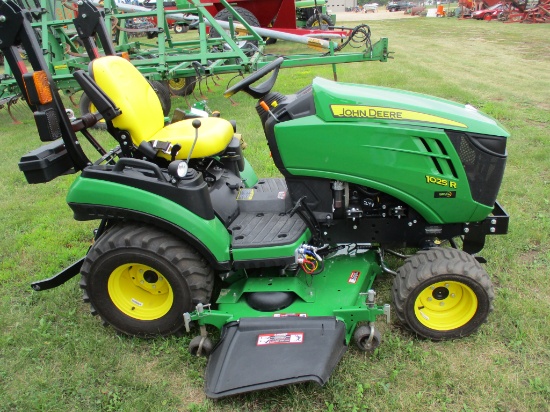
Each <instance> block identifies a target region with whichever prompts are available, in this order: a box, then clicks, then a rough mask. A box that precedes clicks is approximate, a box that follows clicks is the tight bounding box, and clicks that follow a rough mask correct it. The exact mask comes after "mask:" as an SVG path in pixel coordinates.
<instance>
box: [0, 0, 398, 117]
mask: <svg viewBox="0 0 550 412" xmlns="http://www.w3.org/2000/svg"><path fill="white" fill-rule="evenodd" d="M277 1H279V0H277ZM285 1H287V0H285ZM279 2H280V1H279ZM248 3H250V4H251V5H252V4H256V3H258V2H256V3H254V2H244V3H243V5H246V7H249V8H250V7H251V5H248ZM174 4H175V5H176V8H175V9H172V8H166V9H165V8H164V7H158V8H154V9H150V8H146V7H140V6H133V5H128V4H124V3H116V2H115V1H114V0H105V1H104V2H103V3H102V7H101V8H99V10H98V8H96V7H95V6H94V5H93V4H91V3H88V2H76V1H75V2H71V1H60V0H20V2H19V5H21V7H23V8H26V9H28V10H29V11H30V12H31V21H32V27H33V28H34V31H35V33H36V35H37V37H38V41H39V44H40V46H41V48H42V50H43V51H44V53H45V55H46V62H47V64H48V69H49V71H50V72H51V73H52V75H53V79H54V80H55V81H56V83H57V86H58V88H59V89H60V90H62V91H63V92H64V93H65V94H66V95H68V96H73V95H74V94H75V93H76V92H78V91H80V90H81V89H80V86H79V85H78V83H77V82H76V81H75V80H74V78H73V76H72V73H73V72H74V71H76V70H82V69H85V68H86V67H87V65H88V62H89V60H90V58H92V57H93V51H92V50H91V49H85V47H84V45H83V43H82V41H81V40H80V38H79V37H78V36H77V34H78V33H77V29H76V27H75V22H76V24H77V25H79V26H80V27H84V28H86V30H94V28H95V27H97V26H98V25H99V24H100V21H101V24H104V25H105V26H106V30H107V34H105V36H106V38H105V39H103V40H104V41H103V42H102V43H107V38H108V39H110V41H109V42H108V43H111V40H112V43H113V44H112V46H110V47H113V48H114V51H115V52H116V53H119V54H121V53H123V54H124V55H126V56H127V57H128V58H129V59H130V60H131V61H132V63H133V64H134V66H136V67H137V68H138V70H139V71H140V72H141V73H142V74H143V75H144V76H146V78H147V79H148V80H149V81H151V82H152V85H153V87H154V88H155V90H157V93H158V94H159V97H160V98H161V101H162V102H163V107H164V111H165V114H167V113H168V112H169V111H170V96H171V95H179V96H186V95H189V94H191V93H192V92H193V90H194V89H195V86H196V85H197V84H199V85H200V82H201V81H203V80H206V81H207V79H208V78H209V77H212V76H217V75H220V74H224V73H239V72H241V73H248V72H252V71H254V70H256V69H258V68H261V67H262V66H264V65H265V64H267V63H269V59H266V58H265V57H264V54H265V52H264V47H265V43H266V42H265V40H264V39H268V38H270V39H274V38H277V37H281V36H282V38H284V39H287V40H292V41H300V42H302V43H305V44H307V45H308V46H310V47H312V48H315V49H316V50H317V52H314V53H306V54H294V55H289V56H286V59H285V64H284V65H285V67H294V66H302V65H320V64H333V65H334V67H335V65H336V64H338V63H348V62H356V61H369V60H385V59H386V58H387V39H381V40H380V41H378V42H377V43H376V44H374V45H372V44H371V39H370V32H368V31H365V30H364V29H361V28H359V29H356V30H351V29H346V30H331V32H330V33H329V34H326V36H329V37H332V38H333V39H339V40H341V39H345V40H344V43H343V44H337V43H336V42H334V41H326V40H324V39H319V38H317V37H315V33H312V32H309V31H304V33H302V34H307V36H302V35H297V34H293V33H292V32H293V31H296V29H294V30H292V29H288V30H287V29H282V28H281V29H278V30H282V31H275V30H269V29H262V28H261V27H256V26H258V25H259V23H258V20H257V19H256V18H255V17H254V16H253V15H252V14H250V12H249V11H248V10H247V9H245V8H243V7H233V6H231V5H229V4H228V3H227V2H226V0H219V1H217V2H216V3H215V4H214V5H204V4H202V3H201V2H200V1H199V0H189V1H187V0H178V1H177V2H175V3H174ZM239 4H240V3H239ZM285 4H286V3H285ZM282 6H283V4H281V7H282ZM306 6H307V5H306ZM79 8H80V9H81V11H79ZM218 10H220V11H218ZM254 10H255V9H254ZM211 11H212V12H216V15H214V16H213V15H212V14H211ZM244 12H246V13H248V14H244ZM239 13H243V15H241V14H239ZM222 14H223V16H222ZM251 16H252V17H251ZM261 17H262V18H263V19H264V20H265V18H264V16H263V15H261ZM217 19H221V20H217ZM293 19H294V17H293ZM283 20H284V19H282V18H280V19H279V21H283ZM136 22H147V23H148V24H147V25H145V26H144V27H143V28H137V26H138V24H137V23H136ZM152 22H153V23H154V24H153V23H152ZM174 22H180V23H181V22H183V23H190V24H193V25H194V26H195V27H196V28H197V31H196V36H191V37H186V38H184V39H181V38H179V39H175V38H174V36H172V35H171V34H170V27H171V26H173V25H174ZM262 22H263V20H262ZM292 22H293V23H294V27H295V24H296V23H295V21H294V20H292ZM280 24H282V25H286V26H288V25H289V24H290V23H289V22H285V21H283V23H280ZM257 31H258V32H261V34H260V33H258V32H257ZM138 33H141V34H143V36H147V39H142V38H140V37H136V35H137V34H138ZM350 42H353V43H355V44H354V46H355V47H357V45H358V42H359V43H362V44H363V45H364V50H362V51H360V52H357V51H355V50H357V49H354V51H353V52H345V51H343V50H342V49H343V46H344V45H345V44H348V43H350ZM100 52H101V51H100ZM334 70H335V71H336V68H334ZM20 95H21V93H20V90H19V87H18V85H17V82H16V81H15V80H14V79H13V77H12V76H11V68H10V67H9V65H8V66H6V67H5V73H4V75H3V78H2V81H1V82H0V105H3V106H6V107H7V108H8V109H9V108H10V107H11V105H12V104H13V103H15V102H18V101H19V96H20ZM82 97H83V99H84V100H83V101H81V102H80V108H81V110H83V111H85V112H86V113H87V112H89V111H90V109H93V107H92V106H90V101H89V99H87V97H86V96H85V95H82ZM0 107H1V106H0ZM14 120H15V119H14Z"/></svg>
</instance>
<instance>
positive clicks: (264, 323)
mask: <svg viewBox="0 0 550 412" xmlns="http://www.w3.org/2000/svg"><path fill="white" fill-rule="evenodd" d="M345 335H346V326H345V324H344V322H340V321H337V320H336V318H334V317H311V318H302V317H287V318H243V319H240V321H239V322H232V323H229V324H227V325H226V326H225V327H224V328H223V332H222V338H221V340H220V342H219V343H218V344H217V346H216V347H215V348H214V351H213V352H212V354H211V355H210V358H209V360H208V366H207V368H206V395H207V396H208V397H210V398H220V397H223V396H228V395H236V394H239V393H244V392H250V391H255V390H259V389H267V388H272V387H276V386H281V385H288V384H293V383H299V382H307V381H312V382H317V383H318V384H320V385H323V384H325V383H326V381H327V380H328V378H329V377H330V374H331V373H332V371H333V370H334V368H335V367H336V365H337V364H338V362H339V361H340V359H341V358H342V356H343V355H344V353H345V352H346V349H347V346H346V342H345Z"/></svg>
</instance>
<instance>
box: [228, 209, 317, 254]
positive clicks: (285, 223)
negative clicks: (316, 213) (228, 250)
mask: <svg viewBox="0 0 550 412" xmlns="http://www.w3.org/2000/svg"><path fill="white" fill-rule="evenodd" d="M229 230H230V232H231V234H232V242H231V244H232V247H233V249H241V248H253V247H271V246H283V245H289V244H293V243H294V242H296V241H297V240H298V239H299V238H300V236H302V235H303V234H304V232H305V230H306V225H305V223H304V222H303V220H302V219H301V218H300V217H299V216H298V215H297V214H296V215H294V216H292V217H291V216H290V215H288V214H286V213H261V212H259V213H246V212H245V213H243V212H241V214H240V215H239V216H238V217H237V218H236V219H235V220H234V221H233V222H232V223H231V225H230V226H229Z"/></svg>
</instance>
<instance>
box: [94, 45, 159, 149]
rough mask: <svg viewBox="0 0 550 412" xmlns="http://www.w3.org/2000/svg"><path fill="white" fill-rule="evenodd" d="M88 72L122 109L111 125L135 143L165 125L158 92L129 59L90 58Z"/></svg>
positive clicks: (146, 139) (147, 138) (114, 57)
mask: <svg viewBox="0 0 550 412" xmlns="http://www.w3.org/2000/svg"><path fill="white" fill-rule="evenodd" d="M89 71H90V75H91V76H92V77H93V78H94V80H95V82H96V83H97V84H98V86H99V87H101V89H102V90H103V91H104V92H105V93H106V94H107V95H108V96H109V97H110V98H111V100H112V101H113V102H114V103H115V105H116V106H117V107H118V108H119V109H120V110H121V111H122V114H121V115H120V116H117V117H115V118H114V119H113V126H115V127H117V128H119V129H121V130H127V131H128V132H129V133H130V136H132V141H133V142H134V144H135V145H136V146H139V144H140V143H141V142H142V141H144V140H145V141H149V140H151V139H150V136H152V135H153V134H155V133H157V132H158V131H159V130H160V129H162V128H163V127H164V114H163V112H162V106H161V104H160V101H159V99H158V96H157V94H156V93H155V91H154V90H153V88H152V87H151V85H150V84H149V82H148V81H147V80H146V79H145V77H143V75H142V74H141V73H140V72H139V70H138V69H136V68H135V67H134V66H133V65H132V63H130V62H129V61H128V60H126V59H123V58H122V57H119V56H104V57H100V58H97V59H95V60H92V61H91V62H90V66H89Z"/></svg>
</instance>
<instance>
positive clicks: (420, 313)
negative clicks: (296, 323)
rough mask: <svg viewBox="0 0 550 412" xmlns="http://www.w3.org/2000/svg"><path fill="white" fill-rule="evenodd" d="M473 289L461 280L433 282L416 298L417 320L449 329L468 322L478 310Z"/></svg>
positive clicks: (436, 327) (415, 310)
mask: <svg viewBox="0 0 550 412" xmlns="http://www.w3.org/2000/svg"><path fill="white" fill-rule="evenodd" d="M477 306H478V301H477V296H476V294H475V293H474V291H473V290H472V289H471V288H470V287H469V286H467V285H465V284H464V283H461V282H455V281H446V282H437V283H432V284H431V285H430V286H428V287H427V288H425V289H424V290H422V292H420V294H419V295H418V297H417V298H416V300H415V302H414V313H415V315H416V318H417V319H418V321H419V322H420V323H421V324H422V325H424V326H426V327H427V328H430V329H434V330H440V331H447V330H452V329H456V328H460V327H461V326H464V325H466V324H467V323H468V322H469V321H470V320H471V319H472V318H473V317H474V315H475V313H476V311H477Z"/></svg>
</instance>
